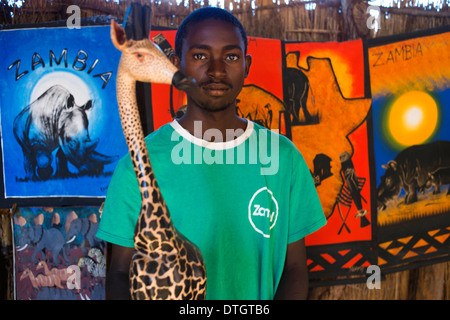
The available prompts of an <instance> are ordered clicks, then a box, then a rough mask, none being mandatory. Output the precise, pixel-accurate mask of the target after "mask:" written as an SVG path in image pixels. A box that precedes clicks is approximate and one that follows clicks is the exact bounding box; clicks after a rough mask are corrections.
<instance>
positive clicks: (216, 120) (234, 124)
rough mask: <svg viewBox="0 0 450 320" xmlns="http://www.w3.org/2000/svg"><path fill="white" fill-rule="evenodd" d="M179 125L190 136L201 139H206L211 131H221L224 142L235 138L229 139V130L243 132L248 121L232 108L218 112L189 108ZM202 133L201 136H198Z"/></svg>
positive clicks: (179, 120)
mask: <svg viewBox="0 0 450 320" xmlns="http://www.w3.org/2000/svg"><path fill="white" fill-rule="evenodd" d="M178 123H179V124H180V125H181V126H182V127H183V128H184V129H186V130H187V131H188V132H189V133H190V134H192V135H193V136H196V137H197V138H200V139H205V131H207V130H209V129H216V130H219V131H220V132H221V133H222V137H223V141H227V140H229V139H232V138H233V137H228V138H227V129H228V130H237V129H242V132H243V131H245V129H246V127H247V120H246V119H243V118H240V117H239V116H238V115H237V114H236V110H235V108H231V107H230V108H227V109H225V110H222V111H216V112H211V111H206V110H202V109H199V108H189V107H188V108H187V111H186V113H185V114H184V115H183V116H182V117H181V118H180V119H178ZM199 124H200V125H201V127H200V128H199V127H198V126H199ZM200 129H201V130H200ZM200 132H201V136H198V135H199V133H200ZM234 138H236V137H234Z"/></svg>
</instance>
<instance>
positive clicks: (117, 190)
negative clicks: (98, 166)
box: [97, 156, 141, 247]
mask: <svg viewBox="0 0 450 320" xmlns="http://www.w3.org/2000/svg"><path fill="white" fill-rule="evenodd" d="M140 208H141V195H140V192H139V187H138V182H137V179H136V175H135V173H134V170H133V165H132V163H131V159H130V157H129V156H125V157H123V158H122V159H121V160H120V161H119V162H118V164H117V166H116V169H115V170H114V174H113V176H112V178H111V182H110V184H109V187H108V192H107V194H106V199H105V205H104V207H103V212H102V216H101V219H100V225H99V228H98V231H97V237H98V238H100V239H102V240H105V241H107V242H110V243H114V244H117V245H120V246H123V247H134V229H135V226H136V222H137V219H138V216H139V212H140Z"/></svg>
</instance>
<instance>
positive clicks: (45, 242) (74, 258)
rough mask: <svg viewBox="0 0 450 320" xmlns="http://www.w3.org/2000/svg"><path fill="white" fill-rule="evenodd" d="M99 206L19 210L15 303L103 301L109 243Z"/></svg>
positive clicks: (15, 220) (16, 230)
mask: <svg viewBox="0 0 450 320" xmlns="http://www.w3.org/2000/svg"><path fill="white" fill-rule="evenodd" d="M99 211H100V208H98V207H92V208H91V207H73V208H57V207H55V208H53V207H46V208H20V209H18V210H17V211H16V212H15V215H14V218H13V221H14V224H13V229H14V262H15V263H14V272H15V275H14V282H15V299H16V300H104V299H105V276H106V243H105V242H104V241H102V240H100V239H98V238H97V237H96V236H95V234H96V232H97V228H98V223H99V221H100V217H101V213H100V212H99Z"/></svg>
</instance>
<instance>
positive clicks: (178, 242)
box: [111, 6, 206, 299]
mask: <svg viewBox="0 0 450 320" xmlns="http://www.w3.org/2000/svg"><path fill="white" fill-rule="evenodd" d="M132 15H133V29H139V27H140V26H139V25H144V28H145V29H144V28H142V27H141V28H142V30H145V32H141V31H137V32H135V34H134V36H133V39H127V35H126V32H125V30H128V29H127V27H125V30H124V29H123V28H122V27H120V26H119V25H118V24H117V23H116V22H115V21H114V20H112V21H111V39H112V42H113V44H114V45H115V47H116V48H117V49H119V50H120V51H122V56H121V59H120V62H119V67H118V71H117V101H118V104H119V113H120V117H121V121H122V127H123V131H124V135H125V139H126V142H127V145H128V149H129V152H130V155H131V159H132V162H133V166H134V170H135V173H136V177H137V179H138V182H139V188H140V192H141V196H142V207H141V212H140V215H139V218H138V222H137V225H136V229H135V235H134V242H135V252H134V256H133V258H132V262H131V266H130V292H131V296H132V298H133V299H204V297H205V292H206V270H205V266H204V261H203V258H202V255H201V253H200V250H199V249H198V248H197V247H196V246H195V245H194V244H192V243H191V242H189V241H188V240H187V239H186V238H185V237H184V236H183V235H181V234H180V233H179V232H178V231H177V230H176V229H175V227H174V226H173V224H172V220H171V217H170V214H169V210H168V208H167V206H166V203H165V201H164V199H163V196H162V194H161V191H160V189H159V187H158V184H157V182H156V179H155V175H154V173H153V169H152V166H151V164H150V159H149V156H148V151H147V148H146V145H145V141H144V134H143V130H142V125H141V121H140V118H139V110H138V106H137V101H136V87H135V85H136V81H141V82H153V83H165V84H171V83H172V84H173V85H174V86H175V87H177V88H178V89H181V90H187V88H189V87H192V86H194V81H193V80H191V79H189V78H187V77H185V76H184V75H183V74H182V73H181V72H180V71H177V69H176V67H175V66H174V65H173V64H172V63H171V62H170V61H169V59H167V57H166V56H165V55H164V53H163V52H162V51H161V50H160V49H159V48H158V47H157V46H156V45H155V44H153V43H152V42H151V41H150V40H149V32H150V15H151V9H150V7H148V6H144V7H143V8H142V10H140V6H133V11H132ZM139 20H141V21H139ZM137 33H141V36H136V34H137ZM128 38H130V36H128ZM134 38H138V39H134ZM139 38H140V39H139Z"/></svg>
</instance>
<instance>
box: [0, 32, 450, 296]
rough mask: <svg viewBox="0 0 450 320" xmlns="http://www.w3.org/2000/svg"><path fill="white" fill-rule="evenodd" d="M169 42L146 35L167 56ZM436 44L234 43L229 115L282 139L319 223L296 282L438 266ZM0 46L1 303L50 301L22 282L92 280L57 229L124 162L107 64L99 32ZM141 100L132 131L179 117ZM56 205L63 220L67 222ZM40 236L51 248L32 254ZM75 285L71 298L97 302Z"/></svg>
mask: <svg viewBox="0 0 450 320" xmlns="http://www.w3.org/2000/svg"><path fill="white" fill-rule="evenodd" d="M175 33H176V31H175V30H168V29H164V28H159V29H158V30H156V29H155V28H153V31H152V32H151V35H150V37H151V38H152V40H153V41H154V42H155V43H157V44H158V45H159V46H160V47H161V49H162V50H163V51H164V52H165V53H166V54H170V53H171V52H173V46H174V39H175ZM449 38H450V28H449V27H446V28H441V29H432V30H426V31H421V32H417V33H410V34H405V35H398V36H390V37H384V38H379V39H370V40H354V41H346V42H340V43H337V42H320V43H311V42H290V41H280V40H275V39H265V38H258V37H249V42H248V43H249V45H248V52H249V54H251V55H252V69H251V71H250V74H249V77H248V78H247V79H246V80H245V84H244V87H243V90H242V92H241V94H240V95H239V96H238V101H237V102H238V103H237V110H236V112H237V113H238V114H239V115H240V116H242V117H245V118H247V119H249V120H252V121H254V122H257V123H258V124H260V125H262V126H265V127H266V128H268V129H270V130H273V131H276V132H279V133H280V134H282V135H285V136H287V137H288V138H289V139H291V140H292V142H293V143H294V144H295V145H296V146H297V147H298V149H299V150H300V151H301V152H302V154H303V156H304V158H305V161H306V162H307V164H308V166H309V168H310V171H311V175H312V177H313V179H314V182H315V185H316V189H317V191H318V194H319V197H320V200H321V203H322V207H323V209H324V212H325V215H326V217H327V225H326V226H325V227H324V228H322V229H321V230H319V231H318V232H316V233H314V234H313V235H311V236H308V237H307V238H306V244H307V251H308V268H309V270H310V283H311V285H320V283H322V281H323V279H324V278H327V279H328V280H329V279H330V278H331V279H333V280H332V282H333V283H345V282H346V281H347V278H345V279H343V280H342V279H339V280H338V279H337V277H338V276H347V275H351V276H353V278H352V280H351V281H355V279H357V280H356V281H358V280H360V281H366V278H367V274H366V270H368V267H370V266H372V265H377V266H379V267H380V268H381V270H383V272H386V273H388V272H394V271H395V270H398V268H400V267H401V268H409V267H415V266H419V265H422V264H425V263H433V262H435V261H443V260H448V259H450V195H449V191H448V190H449V184H450V172H449V170H450V162H449V161H450V131H449V129H448V125H447V124H448V123H450V109H449V106H450V89H449V88H450V61H449V55H448V52H449V49H450V48H449V45H450V39H449ZM0 43H1V44H2V46H7V45H8V48H9V50H3V51H1V52H0V64H1V67H0V90H1V95H0V112H1V138H2V139H1V144H2V148H1V152H2V157H1V161H2V171H1V174H2V178H3V179H2V181H1V189H2V190H1V191H2V194H1V195H0V206H1V207H4V208H10V207H11V206H12V205H13V204H15V203H17V204H18V207H19V210H18V211H17V213H16V215H15V217H14V230H15V257H16V260H17V266H16V277H15V279H16V281H17V285H18V286H17V293H18V294H19V291H20V294H22V293H23V294H24V295H25V296H26V295H27V294H28V296H29V297H32V298H38V295H39V297H41V296H44V297H45V296H48V295H55V294H68V295H70V296H73V293H74V292H75V293H77V294H78V293H79V292H80V291H79V290H78V291H77V289H75V288H72V289H70V288H68V287H67V284H69V286H73V285H74V284H73V283H72V282H70V281H69V282H68V283H65V287H64V290H66V291H57V289H59V290H62V289H61V288H60V287H58V285H56V284H55V285H53V286H49V287H45V286H42V285H37V283H38V282H37V281H38V280H37V279H38V278H39V277H40V279H44V277H45V276H46V274H45V272H44V271H43V270H44V265H46V266H47V267H48V268H49V270H52V268H53V270H56V269H58V270H62V269H66V270H67V268H72V266H78V268H79V270H80V272H81V275H82V276H88V277H93V275H92V274H89V270H88V269H87V266H86V267H83V268H86V269H83V268H81V267H79V261H80V259H82V261H83V258H86V257H90V258H91V259H96V258H93V257H92V256H93V255H96V254H99V253H100V251H101V250H97V249H96V248H97V247H99V246H100V247H101V244H99V243H97V242H96V240H95V239H92V238H91V237H89V236H88V235H87V234H84V235H83V233H82V232H78V234H77V235H74V234H72V233H71V232H70V231H71V229H73V228H75V226H76V225H77V224H80V223H81V222H80V221H81V220H82V221H84V222H87V221H89V222H90V225H91V226H94V225H95V223H96V222H98V220H99V219H100V218H101V217H100V214H99V213H98V208H97V206H100V205H101V203H102V202H103V200H104V197H105V195H106V191H107V188H108V184H109V181H110V178H111V175H112V172H113V171H114V168H115V165H116V164H117V161H118V159H119V158H120V157H121V156H123V155H124V154H126V152H127V148H126V144H125V141H124V137H123V132H122V128H121V125H120V119H119V115H118V111H117V102H116V92H115V78H116V71H117V66H118V62H119V59H120V55H119V52H118V50H115V49H114V48H113V46H112V44H111V43H110V41H109V26H95V27H82V28H81V29H79V30H70V29H67V28H43V29H41V28H34V29H12V30H2V31H0ZM11 43H14V46H11V45H10V44H11ZM141 89H142V90H141ZM141 89H138V91H139V90H141V92H140V93H139V92H138V98H139V95H141V98H142V97H143V99H142V101H143V104H142V105H143V107H142V112H143V116H144V124H145V125H146V126H147V129H148V131H152V130H156V129H158V128H159V127H160V126H162V125H163V124H165V123H168V122H170V121H173V120H174V119H175V118H176V117H179V116H180V115H182V114H183V113H184V110H185V107H186V106H185V104H186V97H185V95H184V93H182V92H180V91H177V90H176V89H174V88H173V87H172V86H169V85H157V84H145V85H143V87H141ZM145 131H147V130H145ZM174 183H176V181H175V182H174ZM85 205H87V207H83V206H85ZM63 206H64V208H66V207H68V208H71V207H76V208H78V209H76V210H75V211H74V212H75V214H76V215H77V218H74V214H73V212H72V210H70V209H64V210H60V209H58V208H60V207H63ZM82 208H86V209H85V210H83V209H82ZM57 216H59V218H57ZM81 216H82V218H81ZM58 219H59V220H58ZM58 221H59V222H58ZM72 225H73V226H72ZM71 226H72V227H71ZM51 233H52V235H51ZM36 236H38V237H39V239H34V238H33V237H36ZM50 236H51V237H53V238H55V239H60V241H59V242H58V243H60V245H59V246H55V244H52V246H51V247H49V246H46V244H45V240H44V239H45V237H50ZM74 236H75V238H74V239H72V238H73V237H74ZM27 242H28V247H25V245H26V243H27ZM55 242H56V241H55ZM91 249H93V251H92V252H91ZM102 254H104V252H102ZM91 255H92V256H91ZM55 256H56V257H55ZM96 257H97V256H96ZM84 260H88V259H87V258H86V259H84ZM97 263H98V261H97ZM38 266H39V267H40V268H43V269H37V267H38ZM55 268H56V269H55ZM74 269H76V270H78V269H77V267H74ZM71 271H72V272H73V270H72V269H71ZM71 274H72V275H73V277H72V278H71V279H74V277H75V276H74V274H75V273H71ZM341 278H342V277H341ZM32 279H33V280H32ZM90 279H92V278H90ZM94 279H96V280H95V281H94V282H95V283H96V285H98V287H97V288H101V285H102V283H103V282H102V281H103V280H101V279H102V278H101V277H100V276H98V277H94ZM82 283H84V282H83V280H82ZM86 283H87V282H86ZM89 283H92V281H91V282H89ZM33 285H37V286H38V287H34V286H33ZM22 286H24V288H22ZM82 286H83V285H82ZM86 286H87V285H86ZM84 289H86V290H85V291H84V293H83V297H81V296H80V295H78V296H77V298H78V299H82V298H93V297H94V298H95V296H96V295H97V294H98V292H96V293H95V294H93V293H92V291H90V293H89V292H88V290H87V287H86V288H84ZM91 289H92V288H91ZM21 290H22V291H21ZM69 291H70V292H72V293H69ZM82 291H83V290H82ZM99 297H100V295H99Z"/></svg>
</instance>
